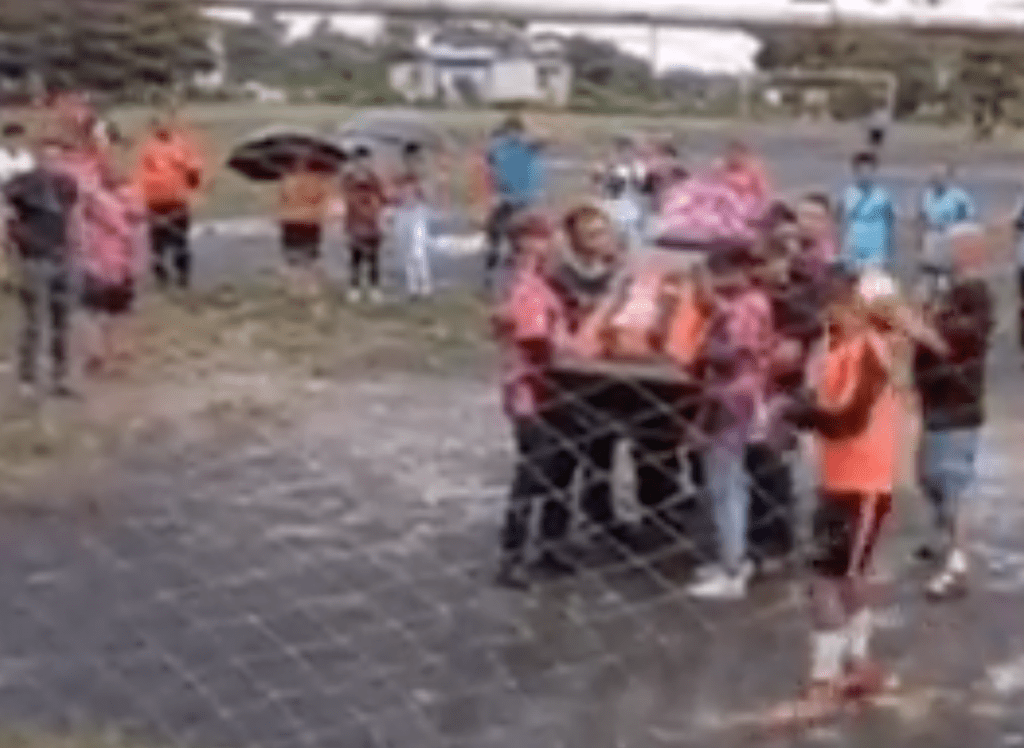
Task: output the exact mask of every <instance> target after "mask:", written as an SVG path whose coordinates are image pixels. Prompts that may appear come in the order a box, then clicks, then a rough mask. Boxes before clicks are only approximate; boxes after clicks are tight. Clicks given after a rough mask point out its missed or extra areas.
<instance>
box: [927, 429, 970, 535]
mask: <svg viewBox="0 0 1024 748" xmlns="http://www.w3.org/2000/svg"><path fill="white" fill-rule="evenodd" d="M979 431H980V429H977V428H965V429H945V430H941V431H938V430H935V431H933V430H926V431H925V432H924V434H922V436H921V448H920V454H919V462H920V467H919V470H920V480H921V488H922V489H923V490H924V492H925V495H926V496H927V497H928V499H929V500H930V501H931V503H932V507H933V508H934V510H935V521H936V524H937V525H938V526H939V527H943V528H948V527H951V526H952V524H953V522H954V521H955V520H956V517H957V514H958V512H959V510H960V503H961V499H962V497H963V495H964V494H965V493H966V492H967V489H968V488H969V487H970V485H971V483H973V482H974V475H975V470H974V463H975V459H976V458H977V454H978V436H979Z"/></svg>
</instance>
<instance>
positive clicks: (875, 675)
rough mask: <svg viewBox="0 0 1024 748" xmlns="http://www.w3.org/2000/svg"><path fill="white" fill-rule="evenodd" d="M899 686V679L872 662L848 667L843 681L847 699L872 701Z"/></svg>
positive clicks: (852, 664) (854, 663)
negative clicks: (871, 699) (874, 697)
mask: <svg viewBox="0 0 1024 748" xmlns="http://www.w3.org/2000/svg"><path fill="white" fill-rule="evenodd" d="M898 686H899V679H898V678H897V677H896V676H895V675H894V674H893V673H891V672H890V671H889V670H887V669H886V668H884V667H882V666H881V665H879V664H878V663H877V662H872V661H871V660H861V661H859V662H853V663H850V664H849V665H847V667H846V675H845V676H844V678H843V681H842V692H843V696H844V697H845V698H847V699H855V700H857V699H870V698H872V697H873V696H878V695H879V694H882V693H885V692H886V691H891V690H893V689H894V688H897V687H898Z"/></svg>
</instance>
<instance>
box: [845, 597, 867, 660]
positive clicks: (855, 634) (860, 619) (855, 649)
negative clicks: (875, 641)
mask: <svg viewBox="0 0 1024 748" xmlns="http://www.w3.org/2000/svg"><path fill="white" fill-rule="evenodd" d="M871 628H872V621H871V611H870V610H868V609H867V608H864V610H862V611H860V612H858V613H856V614H854V616H853V617H852V618H851V619H850V622H849V623H848V624H846V629H845V631H846V636H847V655H848V656H849V658H850V659H851V660H854V661H856V660H865V659H867V656H868V645H869V643H870V641H871Z"/></svg>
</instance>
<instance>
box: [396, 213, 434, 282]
mask: <svg viewBox="0 0 1024 748" xmlns="http://www.w3.org/2000/svg"><path fill="white" fill-rule="evenodd" d="M395 238H396V240H397V242H396V243H397V244H398V251H399V252H400V253H401V256H402V259H403V262H404V265H405V283H406V290H407V291H408V292H409V293H410V294H412V295H414V296H420V295H423V296H425V295H427V294H429V293H430V292H431V291H432V289H433V285H434V284H433V276H432V274H431V271H430V209H429V208H428V207H427V205H426V204H424V203H410V204H407V205H403V206H401V207H400V208H399V209H398V212H397V214H396V216H395Z"/></svg>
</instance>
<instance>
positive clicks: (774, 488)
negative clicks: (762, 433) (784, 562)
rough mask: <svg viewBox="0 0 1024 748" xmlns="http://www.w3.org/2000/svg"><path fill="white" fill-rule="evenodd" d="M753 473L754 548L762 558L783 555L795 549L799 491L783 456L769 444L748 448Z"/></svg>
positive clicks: (748, 465) (750, 537)
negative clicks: (795, 525)
mask: <svg viewBox="0 0 1024 748" xmlns="http://www.w3.org/2000/svg"><path fill="white" fill-rule="evenodd" d="M746 469H747V473H748V475H749V476H750V529H749V532H748V540H749V542H750V547H751V548H752V549H753V550H754V552H755V553H756V554H757V555H758V556H759V557H762V558H763V557H771V558H779V557H782V556H785V555H787V554H789V553H791V552H792V551H793V548H794V539H795V533H794V523H795V521H796V513H795V507H796V492H795V490H794V485H793V475H792V471H791V470H790V466H789V465H788V464H787V462H786V460H785V458H784V456H783V455H781V454H779V453H777V452H776V451H774V450H772V449H771V448H769V447H768V446H766V445H763V444H752V445H750V446H749V447H748V448H747V454H746Z"/></svg>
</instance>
